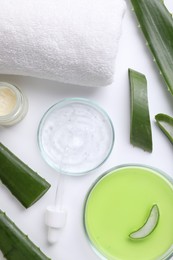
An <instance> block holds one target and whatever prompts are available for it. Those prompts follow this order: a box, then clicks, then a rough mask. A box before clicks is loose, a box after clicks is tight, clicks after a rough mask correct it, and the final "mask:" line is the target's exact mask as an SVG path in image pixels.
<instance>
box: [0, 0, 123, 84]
mask: <svg viewBox="0 0 173 260" xmlns="http://www.w3.org/2000/svg"><path fill="white" fill-rule="evenodd" d="M125 6H126V5H125V2H124V0H29V1H28V0H15V1H14V0H0V19H1V21H0V73H1V74H17V75H27V76H33V77H39V78H47V79H52V80H57V81H60V82H65V83H71V84H78V85H86V86H104V85H108V84H110V83H111V82H112V81H113V75H114V71H115V59H116V54H117V50H118V42H119V38H120V33H121V23H122V18H123V14H124V11H125Z"/></svg>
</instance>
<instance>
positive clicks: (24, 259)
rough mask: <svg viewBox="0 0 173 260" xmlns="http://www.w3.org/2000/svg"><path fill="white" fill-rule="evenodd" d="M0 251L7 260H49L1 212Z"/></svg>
mask: <svg viewBox="0 0 173 260" xmlns="http://www.w3.org/2000/svg"><path fill="white" fill-rule="evenodd" d="M0 250H1V251H2V253H3V255H4V257H5V258H6V259H8V260H31V259H32V260H50V258H48V257H47V256H46V255H44V254H43V253H42V252H41V250H40V249H39V248H38V247H36V245H35V244H34V243H33V242H32V241H31V240H30V239H29V238H28V236H26V235H25V234H24V233H23V232H22V231H21V230H20V229H19V228H18V227H17V226H16V225H15V224H14V223H13V222H12V221H11V220H10V219H9V218H8V217H7V216H6V214H5V213H4V212H2V211H1V210H0Z"/></svg>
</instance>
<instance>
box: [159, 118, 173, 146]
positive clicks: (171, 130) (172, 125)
mask: <svg viewBox="0 0 173 260" xmlns="http://www.w3.org/2000/svg"><path fill="white" fill-rule="evenodd" d="M155 119H156V123H157V125H158V126H159V127H160V129H161V130H162V132H163V133H164V134H165V135H166V136H167V137H168V139H169V141H170V142H171V143H172V144H173V118H172V117H170V116H168V115H166V114H161V113H160V114H157V115H156V116H155Z"/></svg>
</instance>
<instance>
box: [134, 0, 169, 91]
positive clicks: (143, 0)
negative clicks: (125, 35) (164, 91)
mask: <svg viewBox="0 0 173 260" xmlns="http://www.w3.org/2000/svg"><path fill="white" fill-rule="evenodd" d="M131 3H132V5H133V9H134V12H135V14H136V16H137V19H138V21H139V24H140V27H141V29H142V31H143V34H144V36H145V38H146V41H147V43H146V44H147V45H148V47H149V48H150V50H151V52H152V54H153V56H154V61H156V63H157V65H158V68H159V71H160V74H162V75H163V78H164V80H165V82H166V84H167V86H168V90H169V91H170V92H171V94H172V95H173V19H172V15H171V14H170V12H169V11H168V10H167V8H166V6H165V5H164V2H163V0H131Z"/></svg>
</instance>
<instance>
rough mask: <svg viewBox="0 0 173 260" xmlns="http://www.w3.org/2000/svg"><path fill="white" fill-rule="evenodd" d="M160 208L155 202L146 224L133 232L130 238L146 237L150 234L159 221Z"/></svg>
mask: <svg viewBox="0 0 173 260" xmlns="http://www.w3.org/2000/svg"><path fill="white" fill-rule="evenodd" d="M159 216H160V213H159V208H158V206H157V205H156V204H155V205H153V207H152V208H151V210H150V213H149V216H148V218H147V220H146V222H145V224H144V225H143V226H142V227H140V228H139V229H138V230H136V231H134V232H132V233H131V234H130V235H129V236H130V238H134V239H140V238H145V237H147V236H148V235H150V234H151V233H152V232H153V231H154V230H155V228H156V226H157V224H158V222H159Z"/></svg>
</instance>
